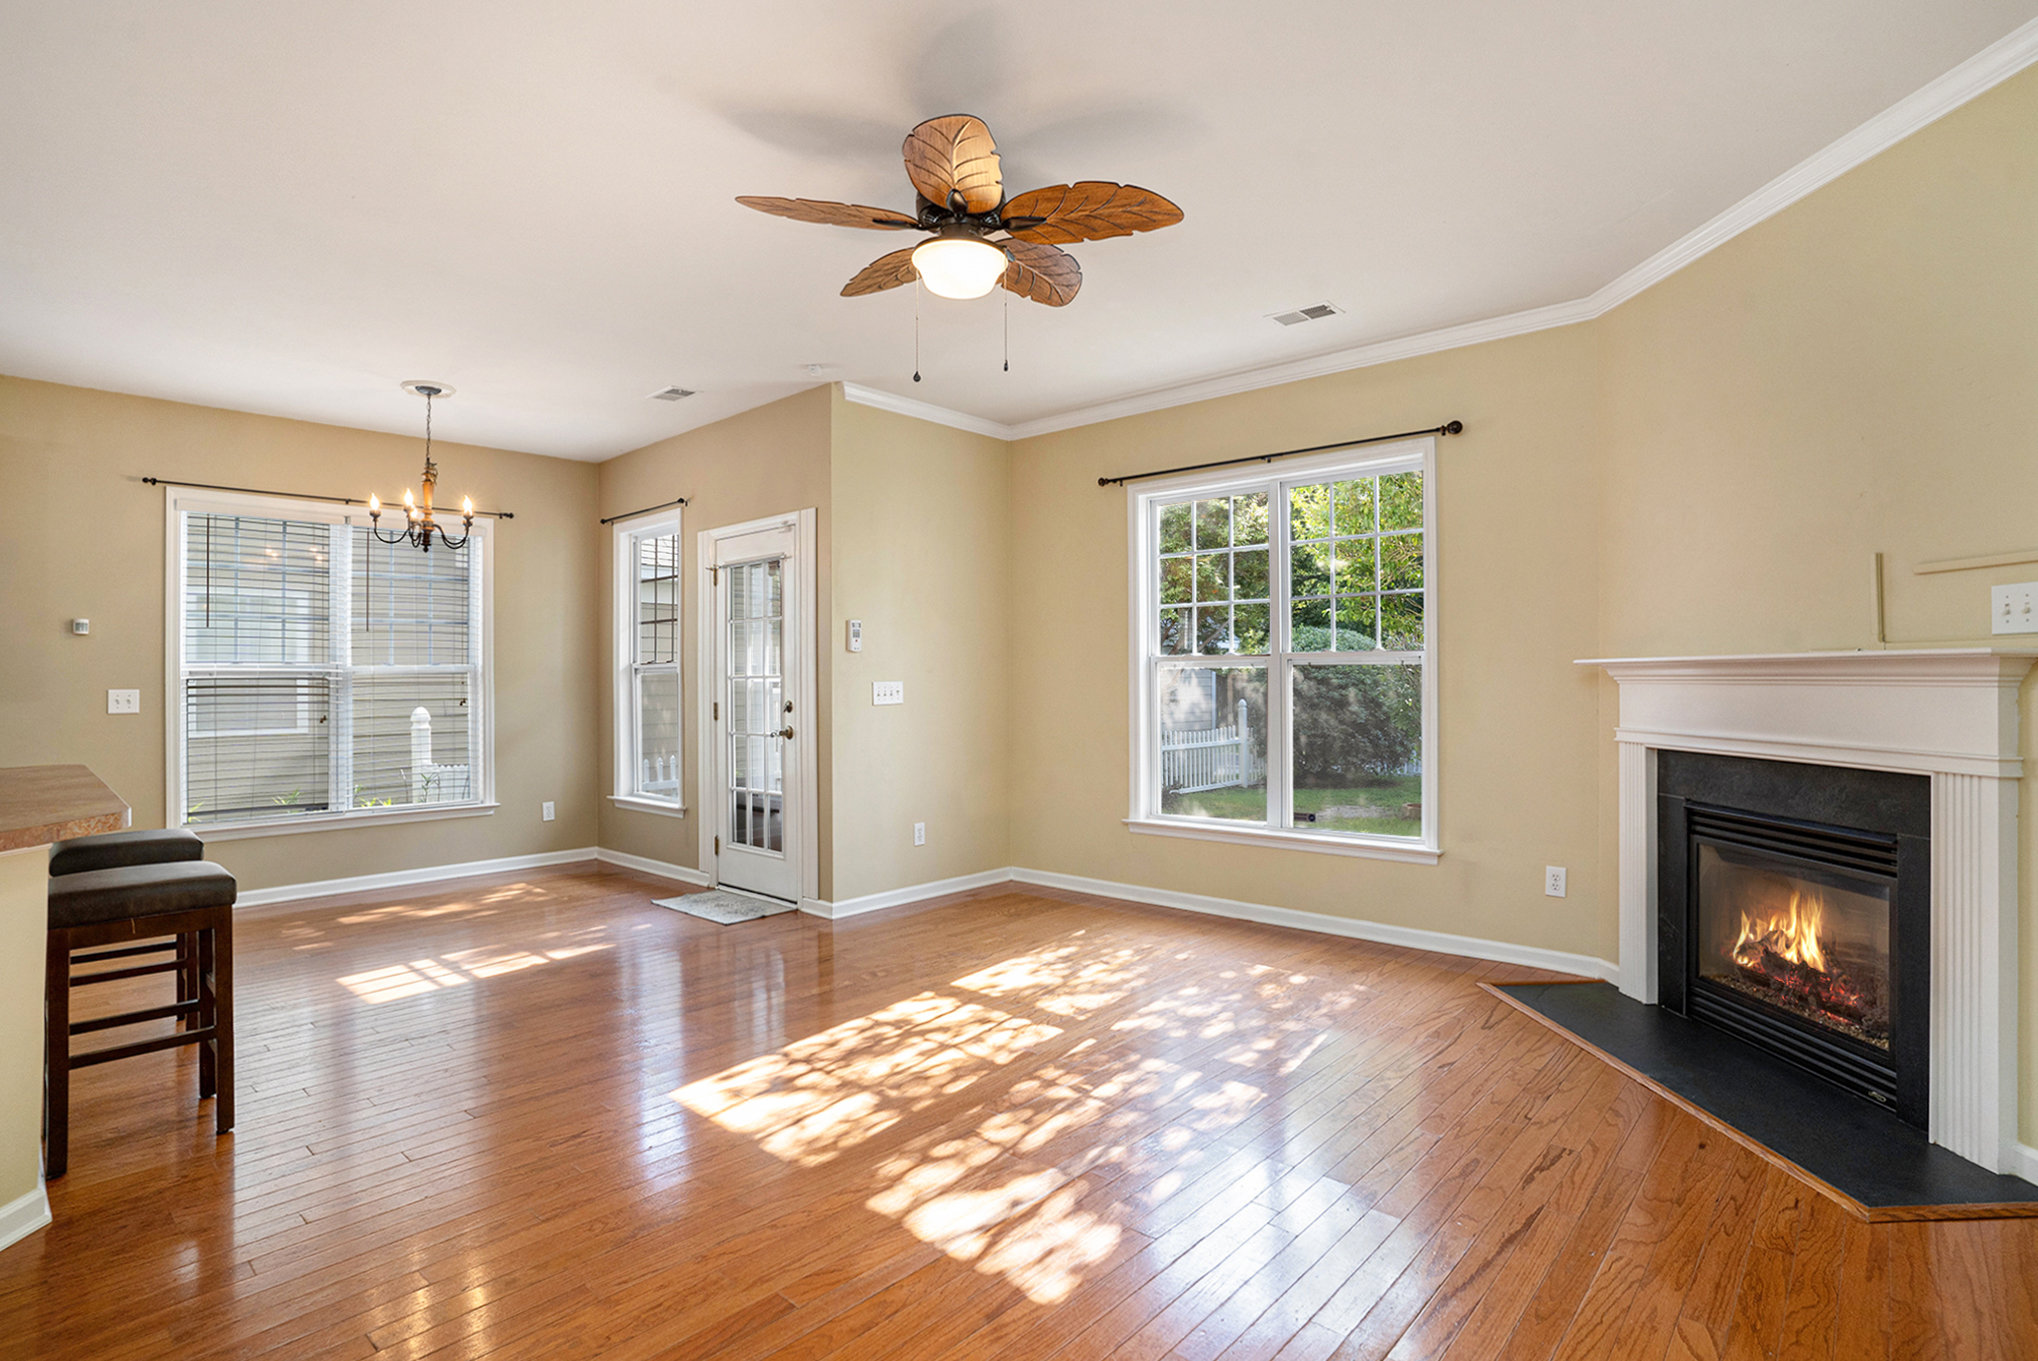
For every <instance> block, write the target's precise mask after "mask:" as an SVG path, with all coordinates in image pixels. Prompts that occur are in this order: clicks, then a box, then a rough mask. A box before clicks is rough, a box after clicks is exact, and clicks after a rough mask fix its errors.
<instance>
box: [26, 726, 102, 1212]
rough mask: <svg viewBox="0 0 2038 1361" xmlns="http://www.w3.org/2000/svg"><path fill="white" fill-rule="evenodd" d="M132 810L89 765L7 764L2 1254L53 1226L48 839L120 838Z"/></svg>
mask: <svg viewBox="0 0 2038 1361" xmlns="http://www.w3.org/2000/svg"><path fill="white" fill-rule="evenodd" d="M130 816H131V815H130V813H129V811H128V806H127V804H126V802H125V801H124V800H122V799H121V797H120V795H118V794H116V793H114V792H113V791H112V790H111V789H109V788H107V787H106V782H105V781H103V780H101V779H100V778H99V777H98V776H96V775H94V774H93V773H92V772H91V771H89V770H87V769H86V768H85V767H83V766H11V767H5V768H0V1249H4V1248H5V1247H6V1246H7V1245H8V1244H9V1243H12V1242H14V1241H15V1240H17V1239H20V1238H23V1237H25V1236H27V1235H28V1234H31V1233H33V1232H35V1231H36V1230H37V1229H39V1228H41V1227H42V1226H43V1225H45V1224H47V1223H49V1220H50V1210H49V1201H48V1199H47V1198H46V1197H45V1196H44V1195H43V1189H42V1057H43V1055H42V990H43V958H44V955H45V953H46V950H47V945H48V941H49V873H50V869H49V843H51V842H52V841H63V840H65V839H66V838H68V837H74V836H92V835H94V834H96V833H99V832H117V831H119V830H121V829H122V828H124V827H126V826H127V825H128V821H129V818H130Z"/></svg>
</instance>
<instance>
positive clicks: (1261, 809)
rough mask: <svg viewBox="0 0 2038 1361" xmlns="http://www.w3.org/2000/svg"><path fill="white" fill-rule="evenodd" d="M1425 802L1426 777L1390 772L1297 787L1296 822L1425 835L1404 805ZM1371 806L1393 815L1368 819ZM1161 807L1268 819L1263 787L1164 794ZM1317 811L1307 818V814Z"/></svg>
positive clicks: (1315, 827)
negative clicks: (1329, 785) (1341, 783)
mask: <svg viewBox="0 0 2038 1361" xmlns="http://www.w3.org/2000/svg"><path fill="white" fill-rule="evenodd" d="M1420 802H1422V776H1420V775H1389V776H1382V777H1380V778H1379V779H1374V780H1367V781H1365V782H1364V783H1362V784H1359V785H1355V786H1351V787H1347V788H1341V789H1298V790H1296V791H1295V812H1296V814H1297V817H1296V823H1297V825H1298V826H1300V827H1301V828H1302V829H1303V830H1305V831H1315V832H1364V833H1366V834H1367V835H1369V836H1421V835H1422V819H1421V818H1420V817H1413V818H1411V817H1405V816H1403V814H1402V811H1401V810H1402V807H1403V805H1405V804H1411V803H1420ZM1373 809H1379V810H1381V811H1382V812H1385V813H1388V814H1390V816H1386V817H1368V816H1366V814H1367V813H1368V812H1370V811H1371V810H1373ZM1161 811H1162V812H1163V813H1166V814H1168V815H1169V816H1171V817H1185V818H1225V819H1229V820H1231V821H1236V822H1264V821H1265V820H1266V816H1267V789H1266V786H1265V785H1259V786H1255V787H1254V788H1251V789H1206V790H1204V791H1203V792H1202V793H1200V794H1164V795H1162V796H1161ZM1308 813H1314V814H1316V820H1315V821H1314V822H1310V821H1308V820H1307V819H1306V818H1304V817H1303V816H1302V815H1303V814H1308Z"/></svg>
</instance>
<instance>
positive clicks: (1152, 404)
mask: <svg viewBox="0 0 2038 1361" xmlns="http://www.w3.org/2000/svg"><path fill="white" fill-rule="evenodd" d="M1589 304H1590V300H1589V299H1583V298H1581V299H1579V300H1577V301H1575V302H1560V303H1553V304H1551V305H1550V306H1548V307H1535V308H1531V309H1529V310H1528V311H1526V312H1510V313H1508V314H1507V315H1506V316H1500V317H1487V318H1485V319H1483V320H1480V321H1468V322H1465V323H1463V324H1462V325H1458V326H1447V327H1444V328H1443V329H1442V330H1437V331H1423V332H1420V333H1418V334H1416V335H1411V336H1400V337H1397V338H1395V339H1393V340H1376V341H1373V342H1371V343H1369V344H1365V345H1360V346H1358V347H1356V348H1354V349H1349V350H1333V351H1331V352H1330V353H1329V354H1319V355H1312V356H1310V357H1308V358H1306V359H1288V360H1283V361H1282V362H1281V363H1278V364H1265V365H1261V366H1260V367H1258V368H1251V369H1238V370H1235V371H1233V372H1231V373H1221V374H1217V375H1215V376H1214V377H1210V378H1198V379H1195V380H1193V381H1191V382H1187V383H1177V384H1174V385H1172V386H1170V387H1162V388H1150V389H1148V390H1147V391H1145V392H1136V393H1134V394H1132V395H1131V396H1129V397H1119V398H1116V399H1114V400H1112V401H1108V402H1099V403H1097V404H1096V405H1094V406H1084V407H1077V408H1075V409H1073V410H1070V411H1064V412H1060V413H1057V414H1056V415H1053V416H1042V417H1040V418H1039V419H1038V420H1031V421H1022V422H1020V423H1019V424H1018V425H1015V426H1012V427H1011V430H1012V432H1013V433H1012V436H1011V437H1012V438H1014V439H1032V438H1033V437H1034V436H1035V435H1051V434H1053V433H1054V432H1055V431H1057V430H1070V429H1074V428H1075V427H1076V426H1079V425H1095V424H1096V423H1097V422H1099V421H1113V420H1117V419H1118V418H1120V417H1121V416H1138V415H1143V414H1144V413H1146V412H1149V411H1161V410H1165V409H1166V408H1168V407H1171V406H1184V405H1187V404H1188V403H1190V402H1207V401H1209V400H1210V399H1211V398H1213V397H1230V396H1232V395H1234V394H1236V393H1240V392H1252V391H1254V390H1255V389H1258V388H1268V387H1279V386H1280V385H1281V384H1283V383H1297V382H1300V381H1302V380H1303V379H1305V378H1322V377H1324V376H1325V375H1327V374H1332V373H1344V372H1346V371H1348V370H1351V369H1363V368H1370V367H1371V366H1373V365H1375V364H1391V363H1393V362H1394V361H1395V360H1397V359H1413V358H1415V357H1417V356H1418V355H1425V354H1435V353H1437V352H1438V351H1440V350H1455V349H1459V348H1462V347H1463V346H1466V345H1483V344H1485V343H1486V342H1487V341H1489V340H1505V339H1507V338H1508V337H1510V336H1520V335H1528V334H1529V333H1530V332H1532V331H1547V330H1550V329H1551V328H1553V327H1557V326H1571V325H1574V324H1576V323H1578V322H1581V321H1590V320H1591V319H1592V318H1593V317H1594V316H1595V315H1597V314H1596V313H1593V312H1590V311H1588V310H1587V308H1588V306H1589Z"/></svg>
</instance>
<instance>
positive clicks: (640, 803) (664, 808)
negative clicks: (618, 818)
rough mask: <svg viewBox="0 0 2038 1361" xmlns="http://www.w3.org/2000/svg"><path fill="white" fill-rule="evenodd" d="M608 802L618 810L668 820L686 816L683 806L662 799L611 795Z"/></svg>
mask: <svg viewBox="0 0 2038 1361" xmlns="http://www.w3.org/2000/svg"><path fill="white" fill-rule="evenodd" d="M609 802H610V803H612V804H614V805H615V806H616V807H618V808H627V809H629V810H630V811H631V812H633V813H657V814H660V815H661V816H663V817H668V818H683V817H685V816H686V805H685V804H683V803H667V802H665V800H663V799H645V798H639V797H638V796H637V795H635V794H611V795H609Z"/></svg>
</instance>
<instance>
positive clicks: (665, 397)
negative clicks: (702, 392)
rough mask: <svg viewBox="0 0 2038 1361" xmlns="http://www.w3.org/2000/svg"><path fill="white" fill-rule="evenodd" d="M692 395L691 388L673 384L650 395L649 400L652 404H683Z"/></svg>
mask: <svg viewBox="0 0 2038 1361" xmlns="http://www.w3.org/2000/svg"><path fill="white" fill-rule="evenodd" d="M693 395H694V390H693V389H692V388H683V387H681V386H679V385H678V384H677V383H675V384H673V385H672V386H671V387H669V388H660V389H659V390H658V391H656V392H654V393H652V394H651V400H652V401H654V402H683V401H685V400H686V399H687V398H689V397H691V396H693Z"/></svg>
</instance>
